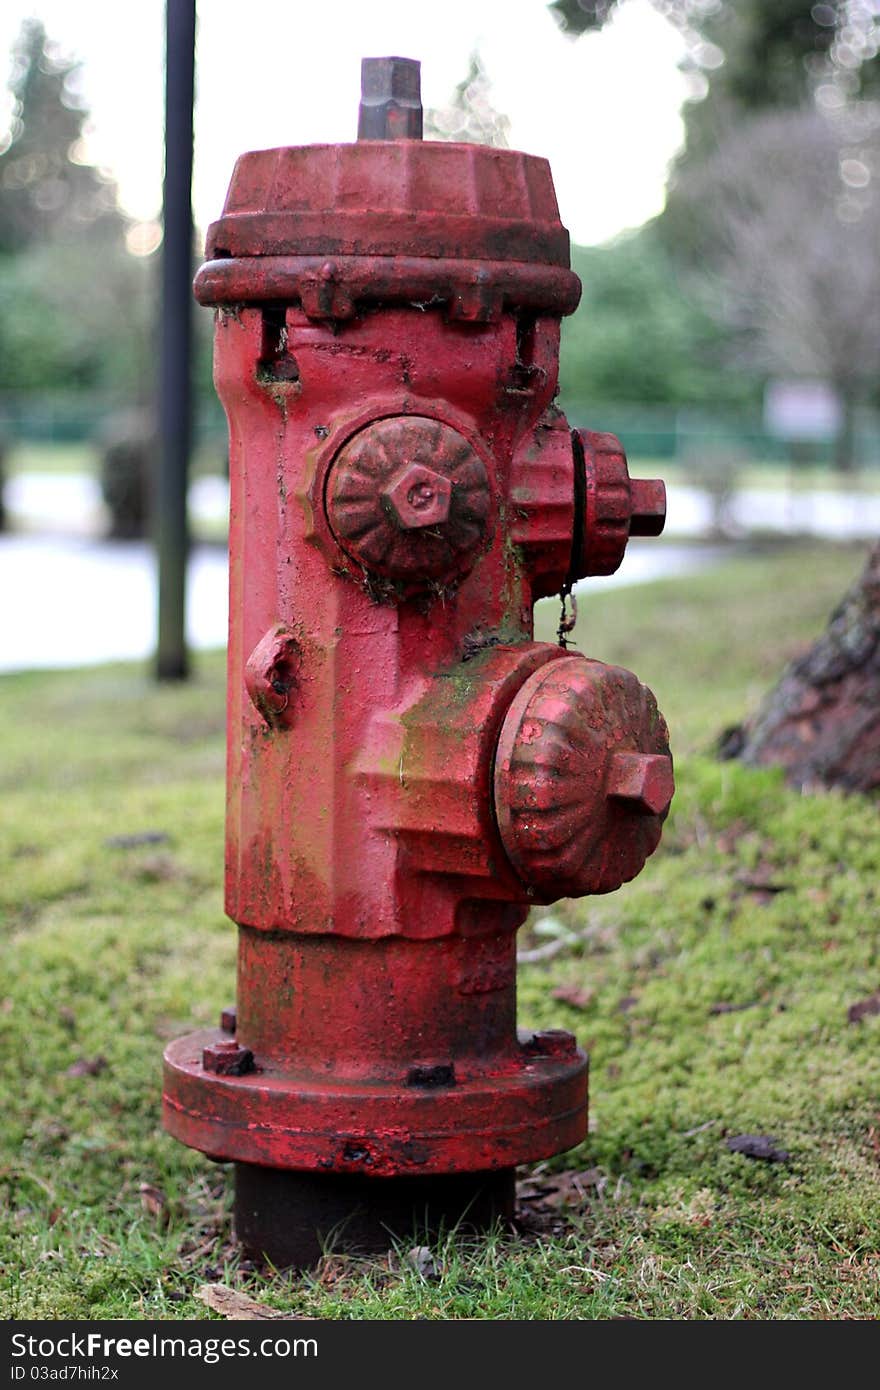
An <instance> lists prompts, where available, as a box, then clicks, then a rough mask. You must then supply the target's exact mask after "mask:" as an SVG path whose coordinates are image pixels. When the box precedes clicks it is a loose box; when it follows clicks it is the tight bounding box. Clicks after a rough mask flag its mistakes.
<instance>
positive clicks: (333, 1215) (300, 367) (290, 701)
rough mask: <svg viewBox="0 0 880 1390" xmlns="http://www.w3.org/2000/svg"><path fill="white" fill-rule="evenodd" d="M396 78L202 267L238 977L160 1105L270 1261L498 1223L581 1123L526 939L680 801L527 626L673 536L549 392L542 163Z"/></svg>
mask: <svg viewBox="0 0 880 1390" xmlns="http://www.w3.org/2000/svg"><path fill="white" fill-rule="evenodd" d="M401 65H402V66H401ZM416 68H417V65H413V64H411V63H409V62H408V60H403V59H383V60H366V61H365V70H364V77H365V92H364V101H363V104H362V109H361V118H360V123H359V134H360V137H361V138H359V140H358V141H357V142H356V143H353V144H349V145H316V146H306V147H302V148H280V149H273V150H261V151H256V152H252V153H250V154H246V155H243V156H242V157H241V158H240V159H239V160H238V163H237V164H236V167H235V170H234V173H233V176H232V181H231V184H230V188H229V193H228V195H227V199H226V205H225V207H224V209H223V212H222V215H221V217H220V218H219V219H218V221H217V222H215V223H214V224H213V226H212V227H211V228H210V230H209V233H208V243H207V259H206V261H205V264H204V265H203V266H202V267H201V269H200V271H199V273H198V275H197V277H196V284H195V292H196V296H197V298H198V299H199V301H200V302H201V303H203V304H206V305H211V306H213V308H214V310H215V318H216V332H215V383H216V386H217V390H218V393H219V395H220V398H221V400H222V402H223V405H224V408H225V410H226V414H227V418H228V422H229V439H230V485H231V501H230V540H229V545H230V626H229V654H228V679H229V684H228V788H227V792H228V797H227V821H226V910H227V913H228V914H229V916H230V917H231V918H232V920H233V921H234V922H235V923H237V925H238V928H239V965H238V995H237V1008H236V1011H235V1013H234V1015H233V1014H232V1013H230V1012H227V1013H225V1014H224V1016H223V1019H222V1021H221V1027H220V1028H219V1029H207V1030H202V1031H200V1032H197V1033H194V1034H191V1035H189V1036H188V1037H185V1038H181V1039H179V1040H178V1041H177V1042H174V1043H172V1044H171V1045H170V1046H169V1047H168V1049H167V1050H166V1056H165V1087H164V1121H165V1125H166V1127H167V1128H168V1130H169V1131H170V1132H171V1133H172V1134H173V1135H175V1136H176V1137H177V1138H178V1139H180V1140H182V1141H183V1142H184V1143H187V1144H190V1145H192V1146H193V1147H195V1148H198V1149H201V1150H202V1151H203V1152H204V1153H206V1154H208V1155H209V1156H211V1157H212V1158H215V1159H220V1160H225V1161H228V1162H232V1163H234V1164H235V1165H236V1194H237V1195H236V1215H235V1222H236V1231H237V1234H238V1237H239V1239H240V1240H241V1241H242V1243H243V1244H244V1246H245V1248H247V1249H248V1250H250V1251H252V1252H254V1253H257V1254H266V1255H268V1256H269V1257H270V1258H271V1259H272V1260H273V1262H274V1263H276V1264H278V1265H282V1264H283V1265H307V1264H309V1263H311V1262H313V1261H314V1260H315V1259H316V1258H317V1255H318V1253H319V1252H320V1248H321V1241H322V1240H323V1239H325V1238H326V1237H327V1236H328V1235H329V1233H330V1232H331V1231H332V1230H333V1229H334V1228H335V1227H338V1226H339V1225H340V1223H341V1224H342V1225H343V1227H344V1234H343V1238H344V1239H348V1240H349V1241H350V1242H351V1243H353V1244H355V1245H356V1246H357V1247H358V1248H361V1249H366V1250H371V1249H372V1250H376V1249H379V1250H384V1249H385V1248H387V1245H388V1241H389V1231H390V1232H391V1233H392V1234H397V1235H399V1236H401V1238H406V1237H408V1236H410V1235H412V1233H413V1226H414V1224H415V1225H417V1226H421V1227H422V1228H423V1229H424V1228H427V1229H428V1230H431V1229H437V1228H438V1227H440V1226H443V1225H445V1226H446V1227H448V1226H449V1225H450V1224H455V1223H456V1222H458V1221H460V1220H461V1221H464V1223H465V1224H466V1225H467V1224H470V1225H471V1226H474V1227H477V1228H485V1227H486V1226H487V1225H488V1224H489V1223H491V1222H492V1221H495V1220H498V1219H509V1218H510V1216H511V1214H512V1209H513V1208H512V1204H513V1174H514V1169H515V1168H516V1166H517V1165H518V1164H521V1163H526V1162H529V1161H531V1160H534V1159H540V1158H545V1157H548V1156H550V1155H552V1154H556V1153H560V1152H562V1151H564V1150H566V1149H568V1148H571V1147H572V1146H574V1145H576V1144H578V1143H579V1142H581V1141H582V1140H583V1139H584V1137H585V1135H586V1127H587V1108H586V1106H587V1059H586V1057H585V1055H584V1054H583V1052H582V1051H580V1050H579V1049H578V1047H577V1044H576V1041H575V1039H574V1038H573V1037H572V1036H571V1035H570V1034H568V1033H565V1032H563V1031H561V1030H553V1029H550V1030H544V1031H542V1032H529V1031H521V1030H518V1028H517V1018H516V931H517V928H518V927H519V926H520V925H521V924H522V923H523V921H524V920H525V918H526V916H527V913H528V910H529V907H530V906H531V905H533V904H535V903H549V902H553V901H555V900H556V899H558V898H559V897H562V896H579V895H582V894H586V893H605V892H610V891H613V890H614V889H615V888H617V887H619V886H620V884H621V883H623V882H625V881H626V880H627V879H629V878H632V877H633V876H634V875H635V874H637V873H638V872H639V871H640V869H641V868H642V865H643V864H644V862H645V860H646V858H647V857H648V856H649V855H650V854H651V853H652V852H653V850H654V849H655V847H656V845H657V843H658V841H659V838H660V833H661V828H662V823H663V820H664V818H665V816H666V814H667V811H668V808H669V802H670V799H671V796H672V790H673V780H672V762H671V757H670V753H669V744H668V734H667V731H666V726H665V724H664V722H663V719H662V717H661V715H660V714H659V712H658V710H657V705H656V702H655V700H654V697H653V696H652V695H651V693H650V691H648V690H647V689H646V688H645V687H644V686H643V685H641V683H640V682H639V681H638V680H637V679H636V677H635V676H633V675H632V674H631V673H630V672H628V671H624V670H622V669H620V668H617V667H610V666H606V665H603V663H601V662H598V661H591V660H588V659H587V658H586V657H584V656H581V655H578V654H575V653H573V652H571V651H567V650H566V649H565V647H564V646H555V645H552V644H549V643H544V642H536V641H535V640H534V633H533V605H534V602H535V600H536V599H537V598H539V597H541V596H543V595H546V594H551V593H555V592H559V591H560V590H562V591H563V592H568V591H569V590H570V588H571V585H572V584H573V583H574V582H576V581H577V580H578V579H581V578H583V577H584V576H587V575H590V574H597V573H608V572H610V571H611V569H613V568H616V567H617V565H618V564H620V562H621V560H622V558H623V554H624V551H625V548H626V544H627V541H628V539H629V536H630V535H631V534H645V533H650V534H653V533H656V532H657V531H658V530H659V529H660V528H661V527H662V516H663V512H664V508H665V498H664V494H663V489H662V484H660V483H655V482H650V483H643V482H639V481H638V480H632V479H630V477H629V473H628V470H627V466H626V459H625V456H624V454H623V450H622V448H621V446H620V444H619V442H618V441H617V440H616V439H614V437H613V436H610V435H598V434H590V433H589V432H586V431H573V430H572V429H571V428H570V426H569V425H568V423H567V421H566V420H565V417H564V416H563V415H562V414H561V412H560V411H559V410H558V409H557V408H556V407H555V406H554V404H553V402H554V397H555V395H556V389H557V375H558V349H559V332H560V319H561V317H562V316H563V315H565V314H568V313H571V312H572V310H573V309H574V308H575V307H576V304H577V301H578V297H579V293H580V284H579V281H578V280H577V277H576V276H575V275H574V274H573V273H572V271H571V269H570V267H569V247H568V234H567V233H566V231H565V229H564V228H563V226H562V224H561V222H560V220H559V212H558V208H557V204H556V198H555V193H554V190H553V184H552V180H551V177H550V171H549V167H548V165H547V163H546V161H545V160H543V159H539V158H536V157H534V156H530V155H525V154H521V153H519V152H517V151H513V150H498V149H489V148H485V147H482V146H477V145H466V144H444V143H435V142H430V141H422V140H421V139H419V138H416V137H417V136H418V135H419V134H420V126H419V122H418V120H417V119H416V115H415V112H416V108H418V111H419V113H420V110H421V108H420V103H419V101H418V91H417V84H416V83H415V82H414V76H413V74H414V71H415V69H416ZM377 113H379V114H377ZM233 1030H234V1031H233ZM346 1233H347V1234H346Z"/></svg>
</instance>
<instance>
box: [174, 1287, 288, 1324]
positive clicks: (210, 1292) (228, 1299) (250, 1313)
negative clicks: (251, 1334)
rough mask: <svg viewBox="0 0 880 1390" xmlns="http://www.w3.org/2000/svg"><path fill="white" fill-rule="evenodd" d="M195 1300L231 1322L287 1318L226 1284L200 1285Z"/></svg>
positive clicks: (284, 1314)
mask: <svg viewBox="0 0 880 1390" xmlns="http://www.w3.org/2000/svg"><path fill="white" fill-rule="evenodd" d="M196 1298H198V1299H199V1300H200V1301H201V1302H202V1303H204V1304H205V1305H206V1306H207V1307H208V1308H210V1309H212V1311H213V1312H215V1313H220V1315H221V1316H222V1317H224V1318H229V1319H230V1321H231V1322H258V1321H260V1320H261V1319H262V1320H265V1321H267V1322H268V1321H277V1320H281V1319H284V1318H286V1317H287V1314H286V1313H280V1312H279V1311H278V1309H277V1308H269V1307H267V1305H266V1304H265V1303H257V1301H256V1299H253V1298H248V1296H247V1294H246V1293H239V1292H238V1290H237V1289H230V1288H229V1286H228V1285H227V1284H200V1285H199V1287H198V1288H197V1289H196Z"/></svg>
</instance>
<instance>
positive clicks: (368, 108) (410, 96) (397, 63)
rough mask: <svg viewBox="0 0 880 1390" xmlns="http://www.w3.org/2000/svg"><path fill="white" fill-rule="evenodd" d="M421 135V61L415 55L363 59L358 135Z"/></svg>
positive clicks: (385, 137) (384, 137) (383, 137)
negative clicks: (413, 56) (410, 56)
mask: <svg viewBox="0 0 880 1390" xmlns="http://www.w3.org/2000/svg"><path fill="white" fill-rule="evenodd" d="M421 138H422V86H421V64H420V63H419V62H418V61H417V60H416V59H415V58H364V59H362V60H361V104H360V108H359V110H358V139H359V140H421Z"/></svg>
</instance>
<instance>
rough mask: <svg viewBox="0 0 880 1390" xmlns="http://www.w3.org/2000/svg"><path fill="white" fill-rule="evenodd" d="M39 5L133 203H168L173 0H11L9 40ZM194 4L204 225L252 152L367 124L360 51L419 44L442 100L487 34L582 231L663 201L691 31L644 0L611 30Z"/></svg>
mask: <svg viewBox="0 0 880 1390" xmlns="http://www.w3.org/2000/svg"><path fill="white" fill-rule="evenodd" d="M28 14H35V15H37V16H39V17H40V18H42V19H43V21H44V23H45V25H46V28H47V30H48V32H49V35H50V37H51V38H53V39H56V40H57V41H58V42H59V43H60V44H61V45H63V47H64V49H65V50H67V51H70V52H71V53H73V54H75V55H76V56H77V57H78V58H80V59H81V60H82V62H83V73H82V91H83V96H84V98H85V100H86V102H87V103H88V105H89V107H90V109H91V112H92V126H91V130H90V137H89V139H90V145H89V148H90V154H91V156H92V158H93V159H94V161H95V162H96V163H98V164H101V165H103V166H106V167H107V168H108V169H109V170H110V172H111V173H112V174H113V176H114V177H115V178H116V180H117V182H118V184H119V189H120V195H121V200H122V203H123V206H124V207H125V209H126V211H127V212H129V213H130V214H131V215H132V216H134V217H136V218H138V219H143V220H144V221H149V220H150V219H153V218H155V217H156V216H157V215H158V212H159V208H160V204H161V180H162V159H163V153H162V98H163V86H162V84H163V75H162V66H163V45H164V0H139V3H138V4H137V5H134V4H127V3H121V0H76V2H75V3H74V2H72V0H32V3H30V4H27V3H20V2H19V0H5V3H4V5H3V7H2V12H0V48H2V50H3V51H5V52H8V50H9V47H10V45H11V43H12V41H13V40H14V38H15V35H16V33H17V31H18V28H19V25H20V23H21V20H22V19H23V18H24V17H25V16H26V15H28ZM198 16H199V30H198V55H197V88H198V96H197V107H196V144H195V174H194V188H193V200H194V207H195V214H196V219H197V221H198V222H199V224H200V226H202V227H205V226H206V225H207V223H208V222H210V221H211V220H212V219H213V218H215V217H216V216H217V215H218V214H219V211H220V208H221V206H222V202H223V197H224V194H225V190H226V185H227V183H228V180H229V175H230V172H231V169H232V165H233V162H234V160H235V158H236V156H237V155H238V154H239V153H241V151H243V150H247V149H257V148H261V147H266V146H271V145H298V144H308V143H312V142H323V141H337V140H352V139H354V138H355V135H356V126H357V105H358V93H359V83H360V73H359V70H360V59H361V58H362V57H369V56H378V55H382V54H388V53H398V54H402V55H403V56H405V57H412V58H419V59H420V60H421V63H422V90H423V97H424V101H425V104H426V105H431V106H443V105H445V104H446V103H447V102H448V100H449V97H450V95H451V93H452V90H453V88H454V87H455V85H456V83H458V82H459V81H460V80H461V79H462V77H464V75H465V74H466V72H467V70H468V63H469V57H470V54H471V52H472V51H473V50H474V49H475V48H478V49H479V51H480V53H481V55H482V58H483V62H484V65H485V67H486V69H487V71H488V74H489V76H490V78H491V79H492V82H493V87H494V104H495V106H496V107H497V109H498V110H500V111H502V112H504V113H505V114H506V115H507V116H508V117H509V119H510V122H511V137H510V142H511V144H512V145H514V146H515V147H517V148H519V149H523V150H526V151H528V152H529V153H532V154H542V155H545V156H546V157H547V158H548V159H549V160H550V163H551V165H552V168H553V175H554V179H555V182H556V189H557V194H558V197H559V204H560V209H561V213H562V220H563V222H564V223H565V224H566V226H567V227H568V228H569V230H570V232H571V234H572V238H573V239H574V240H575V241H578V242H580V243H582V244H590V243H595V242H600V241H603V240H605V239H607V238H608V237H610V236H613V235H614V234H615V233H617V232H619V231H621V230H622V229H623V228H625V227H632V226H637V225H639V224H640V223H641V222H643V221H644V220H645V219H646V218H648V217H651V216H652V215H653V214H654V213H656V212H659V210H660V209H661V207H662V203H663V185H664V179H665V173H666V169H667V166H668V163H669V161H670V159H671V158H672V157H673V155H674V154H675V152H676V149H677V148H678V145H679V143H680V140H681V138H682V126H681V117H680V108H681V103H682V101H683V99H684V97H685V94H686V90H687V86H686V80H685V78H684V77H683V76H682V74H681V73H680V72H679V71H678V67H677V64H678V62H679V60H680V58H681V57H682V55H683V47H682V42H681V39H680V38H679V36H678V35H677V34H676V32H675V31H674V29H672V27H671V26H670V25H669V24H667V22H666V21H665V20H663V19H661V18H660V17H659V16H658V15H657V14H656V12H655V11H654V10H653V8H652V7H651V5H650V4H649V3H648V0H628V3H627V4H626V5H625V6H624V8H623V10H622V12H621V13H620V14H619V16H618V17H617V18H616V20H615V21H614V22H613V23H612V24H611V25H610V26H609V27H608V28H607V29H606V30H605V32H604V33H603V34H601V35H597V36H589V37H586V38H582V39H580V40H578V41H577V42H573V41H571V40H569V39H567V38H565V37H564V36H563V35H562V33H561V32H560V31H559V30H558V28H557V26H556V24H555V22H554V20H553V18H552V16H551V15H550V14H549V13H548V11H547V9H546V6H545V4H544V0H443V3H433V4H432V3H424V0H286V3H282V4H278V5H271V6H256V5H253V6H248V5H245V4H242V3H240V0H237V3H232V0H199V5H198ZM8 111H9V107H8V103H7V106H6V107H5V108H4V110H3V113H2V120H0V126H5V125H6V123H7V120H8Z"/></svg>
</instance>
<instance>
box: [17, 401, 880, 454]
mask: <svg viewBox="0 0 880 1390" xmlns="http://www.w3.org/2000/svg"><path fill="white" fill-rule="evenodd" d="M562 404H563V406H564V407H565V409H566V411H567V414H568V417H569V419H570V420H571V423H572V424H573V425H575V426H578V427H581V428H585V429H592V430H610V431H611V432H613V433H614V434H617V435H619V436H620V438H621V439H622V440H623V442H624V444H625V446H626V450H627V453H628V454H629V455H630V456H631V457H632V458H656V459H674V460H677V461H679V462H681V463H682V464H684V465H685V466H688V465H689V464H690V462H691V461H692V460H694V459H697V458H698V457H699V456H700V455H703V456H705V455H707V454H712V455H724V456H728V457H729V458H730V459H731V460H732V461H733V460H735V461H736V462H738V463H741V464H745V463H780V462H795V463H804V464H808V463H811V464H820V465H823V464H828V463H830V462H831V461H832V452H833V450H832V445H831V443H830V442H829V443H816V442H811V443H804V444H800V445H789V444H786V443H785V442H783V441H782V440H780V439H777V438H774V437H773V436H771V435H769V434H768V433H767V432H766V431H765V430H764V427H763V421H762V418H761V414H760V411H755V412H754V413H752V414H749V413H748V412H737V413H731V412H730V411H729V410H726V409H718V410H713V409H712V408H711V407H701V408H699V409H694V408H690V407H688V408H683V407H675V406H662V405H651V406H639V405H633V404H632V403H630V402H624V403H618V404H615V403H613V402H607V401H586V402H581V401H573V400H571V399H567V400H563V401H562ZM119 406H120V402H119V401H118V400H117V401H108V400H98V399H95V398H94V397H90V396H83V395H74V394H69V395H63V394H59V393H54V394H52V395H48V394H47V395H32V396H19V397H11V396H6V397H3V396H0V437H3V438H4V439H5V440H6V442H7V443H8V444H15V443H16V442H17V441H21V442H26V443H45V444H73V443H83V442H88V441H89V440H92V439H94V438H95V437H96V436H97V435H98V434H99V432H100V430H101V427H102V424H103V422H104V421H105V420H106V418H107V416H108V415H109V414H111V413H112V412H113V411H114V410H118V409H119ZM225 434H226V426H225V421H224V418H223V412H222V409H221V407H220V405H219V402H217V401H216V399H212V398H210V397H205V398H204V399H202V400H201V401H200V402H199V404H198V407H197V412H196V429H195V438H196V443H197V444H201V445H205V444H210V445H212V446H213V444H214V442H215V441H216V442H217V444H218V445H219V446H220V447H221V448H222V445H223V441H224V439H225ZM855 459H856V463H857V464H858V465H859V466H860V467H863V468H870V467H877V466H880V414H878V412H876V411H871V410H868V409H863V410H860V411H859V412H858V413H857V417H856V422H855Z"/></svg>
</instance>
